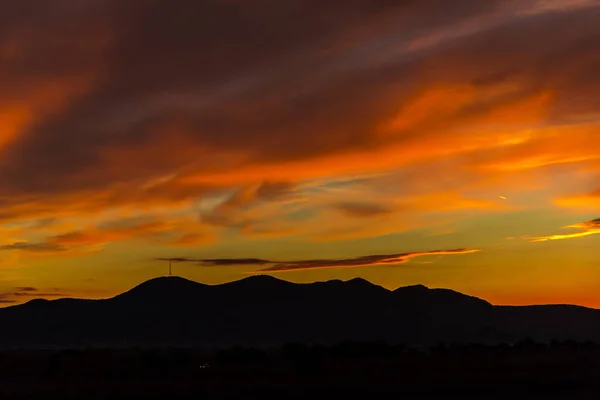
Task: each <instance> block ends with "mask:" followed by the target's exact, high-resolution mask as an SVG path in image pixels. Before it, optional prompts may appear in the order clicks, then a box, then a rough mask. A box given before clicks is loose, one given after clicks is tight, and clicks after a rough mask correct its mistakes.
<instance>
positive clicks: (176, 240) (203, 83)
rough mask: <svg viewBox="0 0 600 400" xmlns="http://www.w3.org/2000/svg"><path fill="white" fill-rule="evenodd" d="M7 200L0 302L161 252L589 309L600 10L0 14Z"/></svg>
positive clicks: (0, 185)
mask: <svg viewBox="0 0 600 400" xmlns="http://www.w3.org/2000/svg"><path fill="white" fill-rule="evenodd" d="M0 205H1V208H0V250H1V251H0V306H7V305H12V304H16V303H21V302H25V301H28V300H30V299H31V298H34V297H45V298H57V297H66V296H69V297H71V296H72V297H85V298H104V297H109V296H113V295H115V294H117V293H119V292H122V291H124V290H127V289H129V288H131V287H132V286H135V285H137V284H139V283H140V282H142V281H144V280H147V279H150V278H153V277H157V276H161V275H165V274H166V273H167V269H168V261H167V259H169V258H173V259H175V262H174V263H173V271H174V273H175V274H177V275H180V276H183V277H186V278H189V279H192V280H196V281H199V282H203V283H208V284H217V283H222V282H227V281H232V280H237V279H241V278H243V277H246V276H248V275H249V274H253V273H269V274H272V275H273V276H276V277H279V278H281V279H285V280H290V281H294V282H313V281H323V280H330V279H342V280H347V279H351V278H354V277H363V278H365V279H368V280H369V281H371V282H373V283H375V284H378V285H381V286H384V287H387V288H390V289H395V288H397V287H399V286H406V285H413V284H424V285H426V286H429V287H445V288H450V289H454V290H457V291H460V292H463V293H467V294H470V295H475V296H478V297H482V298H484V299H486V300H488V301H490V302H492V303H494V304H532V303H573V304H580V305H586V306H592V307H599V308H600V219H599V218H600V0H452V1H449V0H344V1H341V0H178V1H172V0H145V1H142V0H52V1H41V0H4V1H3V2H2V11H1V13H0ZM274 301H275V299H274Z"/></svg>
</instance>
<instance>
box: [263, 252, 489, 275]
mask: <svg viewBox="0 0 600 400" xmlns="http://www.w3.org/2000/svg"><path fill="white" fill-rule="evenodd" d="M479 251H481V250H477V249H456V250H433V251H423V252H415V253H404V254H390V255H372V256H364V257H356V258H349V259H341V260H303V261H292V262H281V263H275V265H273V266H272V267H268V268H263V269H259V270H257V271H255V272H253V273H255V274H263V273H275V272H289V271H306V270H313V269H329V268H358V267H376V266H381V265H397V264H404V263H406V262H408V261H409V260H410V259H412V258H416V257H424V256H431V255H436V256H442V255H458V254H471V253H476V252H479Z"/></svg>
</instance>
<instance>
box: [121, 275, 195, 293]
mask: <svg viewBox="0 0 600 400" xmlns="http://www.w3.org/2000/svg"><path fill="white" fill-rule="evenodd" d="M204 286H206V285H204V284H202V283H198V282H194V281H191V280H189V279H185V278H182V277H180V276H162V277H158V278H153V279H149V280H147V281H145V282H142V283H140V284H139V285H137V286H135V287H133V288H132V289H130V290H128V291H127V292H125V293H122V294H120V295H117V296H115V297H114V298H123V297H132V296H139V297H148V298H151V297H157V298H165V297H170V296H178V295H180V294H181V293H186V292H191V291H193V290H196V289H198V288H201V287H204Z"/></svg>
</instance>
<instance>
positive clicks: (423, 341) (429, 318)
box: [0, 275, 600, 347]
mask: <svg viewBox="0 0 600 400" xmlns="http://www.w3.org/2000/svg"><path fill="white" fill-rule="evenodd" d="M0 325H1V326H2V327H3V329H2V330H0V346H2V347H14V346H28V347H29V346H32V347H38V346H63V347H72V346H110V347H113V346H172V345H186V346H204V347H210V346H217V347H221V346H231V345H246V346H248V345H251V346H268V345H278V344H283V343H288V342H306V343H308V342H310V343H323V344H327V343H336V342H340V341H344V340H350V341H372V340H385V341H387V342H390V343H405V344H410V345H418V346H428V345H431V344H435V343H439V342H446V343H486V344H494V343H502V342H517V341H520V340H523V339H525V338H530V339H533V340H536V341H550V340H567V339H573V340H578V341H587V340H591V341H600V310H594V309H588V308H584V307H577V306H526V307H503V306H493V305H491V304H490V303H488V302H486V301H484V300H482V299H479V298H476V297H472V296H467V295H464V294H461V293H458V292H455V291H452V290H447V289H429V288H427V287H425V286H420V285H419V286H408V287H401V288H398V289H396V290H393V291H391V290H388V289H385V288H383V287H381V286H377V285H374V284H372V283H370V282H368V281H366V280H364V279H353V280H350V281H346V282H343V281H339V280H333V281H328V282H316V283H310V284H296V283H291V282H287V281H283V280H280V279H277V278H273V277H271V276H266V275H258V276H251V277H248V278H245V279H242V280H239V281H235V282H229V283H226V284H221V285H204V284H201V283H197V282H193V281H189V280H186V279H183V278H179V277H164V278H156V279H152V280H149V281H147V282H144V283H142V284H140V285H138V286H136V287H134V288H133V289H131V290H129V291H127V292H125V293H122V294H120V295H118V296H115V297H113V298H110V299H102V300H80V299H58V300H52V301H49V300H41V299H37V300H32V301H30V302H28V303H25V304H22V305H17V306H12V307H7V308H4V309H0Z"/></svg>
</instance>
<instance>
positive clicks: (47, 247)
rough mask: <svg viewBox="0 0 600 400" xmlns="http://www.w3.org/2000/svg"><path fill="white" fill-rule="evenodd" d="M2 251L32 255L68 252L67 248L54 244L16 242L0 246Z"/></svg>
mask: <svg viewBox="0 0 600 400" xmlns="http://www.w3.org/2000/svg"><path fill="white" fill-rule="evenodd" d="M0 250H20V251H26V252H31V253H55V252H61V251H67V250H68V249H67V248H66V247H63V246H60V245H56V244H52V243H43V242H42V243H29V242H16V243H11V244H5V245H1V246H0Z"/></svg>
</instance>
